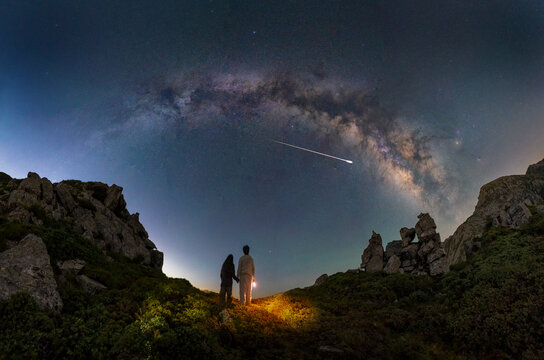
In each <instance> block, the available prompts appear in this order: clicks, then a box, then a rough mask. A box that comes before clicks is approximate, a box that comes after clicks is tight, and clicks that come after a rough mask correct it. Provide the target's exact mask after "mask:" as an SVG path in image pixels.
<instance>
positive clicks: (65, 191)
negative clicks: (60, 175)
mask: <svg viewBox="0 0 544 360" xmlns="http://www.w3.org/2000/svg"><path fill="white" fill-rule="evenodd" d="M54 189H55V192H56V193H57V196H58V198H59V201H60V203H61V204H62V206H64V208H65V209H66V210H68V212H71V211H73V210H74V208H75V207H76V202H75V201H74V198H73V197H72V194H71V193H70V192H71V187H70V185H67V184H66V183H63V182H61V183H59V184H56V186H55V187H54Z"/></svg>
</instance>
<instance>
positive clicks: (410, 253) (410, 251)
mask: <svg viewBox="0 0 544 360" xmlns="http://www.w3.org/2000/svg"><path fill="white" fill-rule="evenodd" d="M418 250H419V245H418V244H410V245H408V246H407V247H405V248H403V249H402V250H401V252H400V258H401V259H402V260H405V259H415V258H416V257H417V252H418Z"/></svg>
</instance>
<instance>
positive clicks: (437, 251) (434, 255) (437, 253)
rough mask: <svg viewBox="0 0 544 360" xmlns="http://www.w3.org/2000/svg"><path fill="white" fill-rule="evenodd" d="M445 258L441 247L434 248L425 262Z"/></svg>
mask: <svg viewBox="0 0 544 360" xmlns="http://www.w3.org/2000/svg"><path fill="white" fill-rule="evenodd" d="M444 256H446V252H445V251H444V247H443V246H440V245H439V246H436V247H434V248H433V250H432V251H431V252H430V253H429V254H428V255H427V262H428V263H432V262H434V261H436V260H438V259H440V258H441V257H444Z"/></svg>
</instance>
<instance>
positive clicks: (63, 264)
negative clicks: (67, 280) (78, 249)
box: [57, 259, 85, 275]
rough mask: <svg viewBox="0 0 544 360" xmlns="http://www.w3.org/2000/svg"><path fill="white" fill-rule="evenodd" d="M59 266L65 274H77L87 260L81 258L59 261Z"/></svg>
mask: <svg viewBox="0 0 544 360" xmlns="http://www.w3.org/2000/svg"><path fill="white" fill-rule="evenodd" d="M57 267H58V268H59V270H60V271H61V272H62V274H63V275H77V274H79V272H80V271H81V270H82V269H83V268H84V267H85V261H83V260H80V259H73V260H66V261H58V262H57Z"/></svg>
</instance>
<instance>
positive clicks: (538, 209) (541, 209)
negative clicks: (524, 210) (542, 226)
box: [536, 205, 544, 213]
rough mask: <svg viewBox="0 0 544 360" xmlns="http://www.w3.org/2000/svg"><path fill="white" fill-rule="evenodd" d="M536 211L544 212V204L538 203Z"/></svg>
mask: <svg viewBox="0 0 544 360" xmlns="http://www.w3.org/2000/svg"><path fill="white" fill-rule="evenodd" d="M536 211H537V212H539V213H541V212H543V211H544V205H537V206H536Z"/></svg>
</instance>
